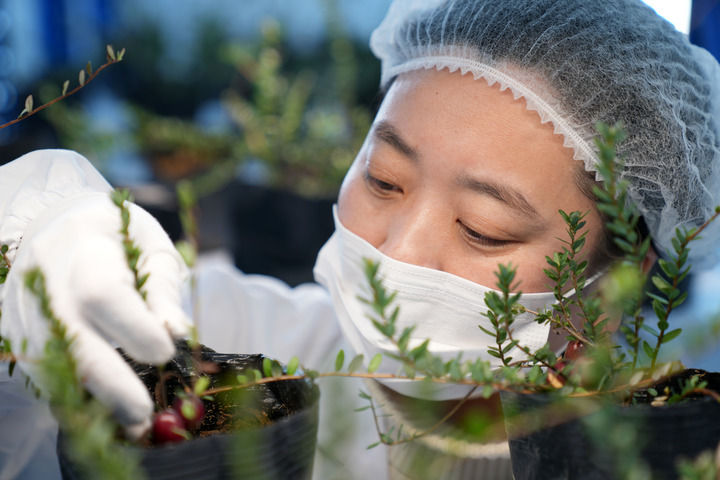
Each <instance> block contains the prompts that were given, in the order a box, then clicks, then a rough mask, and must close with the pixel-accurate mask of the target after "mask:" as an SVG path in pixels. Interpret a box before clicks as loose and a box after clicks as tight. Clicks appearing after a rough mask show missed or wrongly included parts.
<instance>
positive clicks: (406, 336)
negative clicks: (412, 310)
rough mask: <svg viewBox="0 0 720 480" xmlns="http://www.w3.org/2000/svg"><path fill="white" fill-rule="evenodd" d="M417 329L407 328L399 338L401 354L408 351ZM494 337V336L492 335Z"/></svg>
mask: <svg viewBox="0 0 720 480" xmlns="http://www.w3.org/2000/svg"><path fill="white" fill-rule="evenodd" d="M414 329H415V327H414V326H413V327H405V328H404V329H403V331H402V333H401V334H400V338H398V350H400V351H401V352H404V351H406V350H407V347H408V342H409V341H410V335H411V334H412V331H413V330H414ZM491 335H492V334H491Z"/></svg>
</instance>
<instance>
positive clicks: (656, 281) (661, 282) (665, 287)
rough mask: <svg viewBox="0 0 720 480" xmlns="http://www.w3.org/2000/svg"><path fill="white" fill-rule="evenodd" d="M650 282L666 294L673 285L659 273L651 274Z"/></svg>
mask: <svg viewBox="0 0 720 480" xmlns="http://www.w3.org/2000/svg"><path fill="white" fill-rule="evenodd" d="M652 283H653V285H655V286H656V287H657V289H658V290H660V291H661V292H663V293H664V294H665V295H668V294H669V292H671V291H672V289H673V286H672V285H670V284H669V283H668V281H667V280H665V279H664V278H662V277H661V276H660V275H653V277H652Z"/></svg>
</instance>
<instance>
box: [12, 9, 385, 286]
mask: <svg viewBox="0 0 720 480" xmlns="http://www.w3.org/2000/svg"><path fill="white" fill-rule="evenodd" d="M388 4H389V0H371V1H363V2H356V1H351V0H304V1H302V2H288V1H280V0H245V1H243V2H234V1H230V0H224V1H215V2H209V3H208V2H196V1H181V2H171V1H158V2H142V1H140V0H130V1H122V2H121V1H119V0H29V1H20V0H10V1H6V2H2V0H0V42H2V44H0V117H2V120H3V121H7V120H11V119H13V118H14V117H15V116H17V114H18V112H16V110H17V106H18V105H20V104H21V103H22V101H24V99H25V97H26V96H27V95H28V94H31V93H32V94H34V96H35V102H36V104H39V103H43V102H45V101H47V100H49V99H51V98H53V97H54V96H57V95H58V94H59V93H60V89H61V85H62V83H63V81H64V80H65V79H71V81H72V82H75V81H76V80H75V79H76V78H77V75H78V70H79V69H81V68H82V67H83V66H84V65H85V64H86V62H87V61H88V60H90V61H92V62H93V64H94V65H99V64H100V63H102V61H103V60H104V45H105V44H108V43H110V44H113V45H114V46H115V47H116V48H117V49H120V48H126V49H127V55H126V56H125V60H124V61H123V63H122V64H121V65H118V66H116V67H114V68H112V69H110V70H108V71H107V72H106V73H104V74H103V75H101V76H100V77H98V79H97V80H96V81H95V82H93V84H92V85H89V86H88V87H87V88H86V89H85V90H84V91H83V92H82V93H81V94H80V95H77V96H75V97H73V98H70V99H68V100H67V101H64V102H60V103H59V104H56V105H55V106H53V107H52V108H50V109H48V110H46V111H45V112H43V113H42V114H41V115H38V116H36V117H33V118H31V119H28V120H27V121H25V122H21V123H20V124H18V125H17V126H14V127H12V128H8V129H4V130H2V131H0V149H2V152H3V153H2V155H1V156H0V163H4V162H7V161H10V160H12V159H14V158H16V157H18V156H20V155H22V154H23V153H26V152H28V151H30V150H33V149H37V148H69V149H73V150H77V151H78V152H80V153H82V154H83V155H85V156H86V157H87V158H88V159H90V161H92V162H93V163H94V164H95V166H96V167H97V168H98V169H99V170H100V171H101V172H102V173H103V174H104V175H105V176H106V178H108V180H109V181H110V182H111V183H112V184H113V185H116V186H129V187H130V188H131V189H132V190H133V191H134V194H135V197H136V198H137V200H138V201H139V203H141V204H143V205H144V206H145V207H146V208H148V209H150V210H151V212H152V213H154V214H155V215H156V216H157V217H158V218H159V219H160V220H161V223H163V225H164V226H165V228H166V229H167V230H168V232H169V233H170V234H171V237H174V238H177V237H178V236H179V235H180V224H179V220H178V218H177V215H176V213H175V210H176V207H175V195H174V185H175V184H176V183H177V182H178V181H180V180H189V181H190V182H191V185H192V186H193V187H194V189H195V192H196V194H197V196H198V198H199V199H200V200H199V203H200V209H199V216H200V229H199V232H200V239H199V240H200V248H201V249H203V250H210V249H218V248H221V249H224V250H226V251H228V252H229V253H231V254H232V256H233V258H234V260H235V261H236V264H237V265H238V266H239V267H240V268H242V269H243V270H245V271H248V272H257V273H267V274H272V275H276V276H280V277H281V278H283V279H285V280H286V281H289V282H290V283H299V282H301V281H307V280H310V279H311V276H310V271H311V267H312V262H314V257H315V253H316V252H317V249H318V248H319V247H320V245H321V244H322V242H324V240H325V239H327V237H328V236H329V235H330V233H331V232H332V218H331V214H330V208H329V207H330V204H331V203H332V201H333V200H334V198H335V197H336V194H337V190H338V188H339V185H340V182H341V180H342V178H343V175H344V173H345V171H346V170H347V168H348V166H349V165H350V163H351V162H352V160H353V158H354V156H355V153H356V152H357V150H358V149H359V147H360V145H361V143H362V141H363V139H364V136H365V134H366V133H367V130H368V128H369V125H370V122H371V119H372V113H373V109H374V108H375V104H376V102H377V90H378V88H377V87H378V82H379V64H378V62H377V60H375V58H374V57H373V56H372V54H371V53H370V51H369V48H368V45H367V43H368V37H369V34H370V32H371V30H372V28H374V27H375V26H376V25H377V24H378V23H379V22H380V20H381V18H382V16H383V15H384V14H385V11H386V10H387V7H388ZM240 225H242V226H243V227H242V228H241V227H240Z"/></svg>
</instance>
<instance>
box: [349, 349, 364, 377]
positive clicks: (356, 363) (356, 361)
mask: <svg viewBox="0 0 720 480" xmlns="http://www.w3.org/2000/svg"><path fill="white" fill-rule="evenodd" d="M363 358H365V356H364V355H363V354H362V353H361V354H360V355H355V358H353V359H352V360H351V361H350V365H348V373H354V372H355V371H356V370H357V369H358V368H360V367H361V366H362V362H363Z"/></svg>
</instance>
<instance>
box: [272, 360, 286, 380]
mask: <svg viewBox="0 0 720 480" xmlns="http://www.w3.org/2000/svg"><path fill="white" fill-rule="evenodd" d="M271 371H272V376H273V377H282V375H283V368H282V365H280V362H278V361H277V360H273V361H272V364H271Z"/></svg>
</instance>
